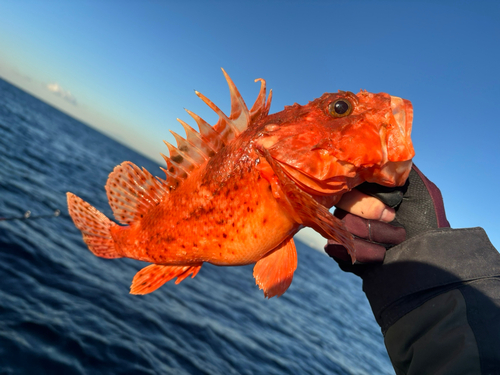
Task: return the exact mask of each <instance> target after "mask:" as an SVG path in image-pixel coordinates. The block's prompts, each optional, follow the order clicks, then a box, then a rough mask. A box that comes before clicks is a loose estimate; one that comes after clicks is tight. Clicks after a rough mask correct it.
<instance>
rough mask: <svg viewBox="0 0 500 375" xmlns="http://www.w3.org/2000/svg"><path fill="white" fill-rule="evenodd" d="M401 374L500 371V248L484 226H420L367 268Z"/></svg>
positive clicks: (366, 279) (373, 301)
mask: <svg viewBox="0 0 500 375" xmlns="http://www.w3.org/2000/svg"><path fill="white" fill-rule="evenodd" d="M363 290H364V292H365V293H366V295H367V297H368V300H369V302H370V305H371V307H372V310H373V313H374V315H375V319H376V320H377V322H378V323H379V325H380V326H381V327H382V333H383V334H384V337H385V345H386V347H387V351H388V353H389V357H390V358H391V361H392V363H393V366H394V368H395V370H396V373H397V374H398V375H399V374H407V375H410V374H419V375H420V374H453V375H458V374H500V254H499V253H498V252H497V250H496V249H495V248H494V247H493V246H492V245H491V243H490V241H489V240H488V237H487V236H486V233H485V232H484V230H483V229H481V228H470V229H450V228H443V229H437V230H433V231H429V232H425V233H422V234H420V235H417V236H415V237H412V238H410V239H409V240H407V241H405V242H403V243H401V244H400V245H398V246H395V247H393V248H391V249H390V250H389V251H387V253H386V257H385V260H384V262H383V263H382V264H381V265H377V266H371V267H370V268H369V270H368V271H367V272H366V273H365V274H364V275H363Z"/></svg>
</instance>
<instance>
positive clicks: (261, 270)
mask: <svg viewBox="0 0 500 375" xmlns="http://www.w3.org/2000/svg"><path fill="white" fill-rule="evenodd" d="M296 269H297V250H296V249H295V243H294V242H293V239H292V238H290V239H288V240H285V241H283V242H282V243H281V244H280V245H279V246H278V247H277V248H276V250H274V251H273V252H272V253H270V254H268V255H266V256H265V257H264V258H261V259H260V260H259V261H258V262H257V263H256V264H255V267H254V269H253V276H254V277H255V282H256V283H257V285H258V286H259V288H260V289H262V290H263V291H264V295H265V296H266V297H267V298H271V297H274V296H276V295H277V296H278V297H279V296H281V295H282V294H283V293H285V292H286V290H287V289H288V287H289V286H290V284H291V283H292V279H293V273H294V272H295V270H296Z"/></svg>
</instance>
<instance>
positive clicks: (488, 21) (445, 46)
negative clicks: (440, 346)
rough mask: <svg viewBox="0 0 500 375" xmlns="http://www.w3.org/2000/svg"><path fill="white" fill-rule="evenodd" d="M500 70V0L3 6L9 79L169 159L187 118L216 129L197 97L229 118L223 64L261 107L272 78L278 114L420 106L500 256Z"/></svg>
mask: <svg viewBox="0 0 500 375" xmlns="http://www.w3.org/2000/svg"><path fill="white" fill-rule="evenodd" d="M499 61H500V2H498V1H307V2H306V1H303V2H301V1H252V2H250V1H249V2H241V1H213V2H208V1H199V2H196V1H183V2H161V1H78V0H73V1H70V2H65V1H27V0H17V1H5V0H4V1H1V2H0V76H1V77H2V78H4V79H7V80H8V81H10V82H12V83H14V84H16V85H18V86H20V87H21V88H23V89H25V90H27V91H29V92H31V93H33V94H34V95H36V96H38V97H40V98H42V99H43V100H45V101H47V102H49V103H51V104H52V105H54V106H57V107H58V108H60V109H62V110H64V111H66V112H68V113H70V114H72V115H74V116H75V117H77V118H79V119H82V120H84V121H85V122H87V123H88V124H90V125H92V126H94V127H96V128H99V129H101V130H102V131H104V132H107V133H108V134H111V135H113V136H114V137H115V138H118V139H119V140H121V141H122V142H124V143H127V144H129V145H130V146H132V147H134V148H135V149H138V150H139V151H141V152H142V153H145V154H147V155H149V156H151V157H154V158H156V160H160V159H159V158H158V155H159V152H165V151H166V148H165V146H163V144H162V142H161V141H162V140H163V139H167V140H170V141H173V139H172V137H171V136H170V134H169V133H168V129H173V130H174V131H177V132H179V133H180V134H183V133H182V128H181V127H180V125H178V124H177V122H176V121H175V118H176V117H180V118H181V119H184V120H189V116H188V115H187V114H186V113H185V112H184V110H183V108H188V109H190V110H192V111H194V112H196V113H198V114H199V115H201V116H202V117H206V119H207V120H208V121H212V122H213V121H214V120H215V119H216V117H215V115H213V114H211V113H210V110H208V109H207V108H206V106H205V105H204V104H203V103H202V102H201V101H200V100H199V99H198V98H197V97H196V96H195V94H194V92H193V90H194V89H196V90H199V91H200V92H202V93H203V94H205V95H206V96H208V97H209V98H210V99H212V100H213V101H214V102H215V103H216V104H218V105H219V106H220V107H221V108H222V109H223V110H228V109H229V96H228V92H227V86H226V84H225V82H224V79H223V75H222V73H221V72H220V67H224V68H225V69H226V70H227V72H228V73H229V74H230V75H231V77H232V78H233V80H234V81H235V83H236V85H237V86H238V87H239V89H240V91H241V93H242V95H243V97H244V98H245V99H246V101H247V103H248V104H249V105H250V104H252V103H253V100H254V99H255V96H256V94H257V92H258V87H259V86H258V84H256V83H254V82H253V80H254V79H255V78H264V79H266V80H267V82H268V87H270V88H273V91H274V100H273V105H272V107H271V112H276V111H280V110H281V109H283V106H284V105H289V104H293V103H294V102H298V103H301V104H304V103H306V102H307V101H309V100H311V99H314V98H316V97H318V96H320V95H321V94H322V93H324V92H335V91H337V90H339V89H341V90H350V91H354V92H358V91H359V89H360V88H363V89H367V90H368V91H372V92H387V93H389V94H391V95H395V96H400V97H404V98H406V99H409V100H411V101H412V103H413V105H414V110H415V118H414V127H413V139H414V144H415V149H416V152H417V156H416V157H415V162H416V164H417V165H419V167H420V168H421V169H422V170H423V171H424V172H425V173H427V175H428V176H429V177H430V178H431V179H432V180H434V181H435V182H436V183H437V185H438V186H439V187H440V188H441V190H442V191H443V195H444V198H445V204H446V208H447V212H448V217H449V220H450V222H451V224H452V226H453V227H470V226H483V227H484V228H485V229H486V230H487V232H488V234H489V235H490V237H491V239H492V240H493V242H494V243H495V245H496V246H497V248H498V247H500V228H499V224H500V220H499V219H498V213H499V212H500V202H499V199H498V191H499V186H500V177H499V172H498V170H499V166H500V146H499V145H500V121H499V120H498V108H499V105H498V103H499V101H500V73H499V69H498V66H500V65H499ZM56 84H57V85H56ZM48 85H50V86H48ZM49 87H50V88H51V89H52V91H50V90H49Z"/></svg>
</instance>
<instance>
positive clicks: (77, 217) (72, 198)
mask: <svg viewBox="0 0 500 375" xmlns="http://www.w3.org/2000/svg"><path fill="white" fill-rule="evenodd" d="M66 195H67V197H68V211H69V215H70V216H71V218H72V219H73V222H74V223H75V226H76V227H77V228H78V229H79V230H80V231H81V232H82V236H83V241H85V243H86V244H87V246H88V247H89V249H90V251H92V253H94V255H97V256H98V257H101V258H121V257H122V256H121V255H120V254H119V253H118V251H117V250H116V247H115V242H114V240H113V238H112V237H111V231H110V228H111V227H113V226H115V225H117V224H115V223H113V222H112V221H111V220H109V219H108V218H107V217H106V216H104V214H102V213H101V212H99V211H97V209H96V208H95V207H92V206H91V205H90V204H88V203H87V202H85V201H84V200H83V199H81V198H79V197H77V196H76V195H74V194H72V193H67V194H66Z"/></svg>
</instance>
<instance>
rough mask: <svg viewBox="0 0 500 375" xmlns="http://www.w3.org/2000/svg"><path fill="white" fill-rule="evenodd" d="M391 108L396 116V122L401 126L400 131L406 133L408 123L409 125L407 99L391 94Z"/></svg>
mask: <svg viewBox="0 0 500 375" xmlns="http://www.w3.org/2000/svg"><path fill="white" fill-rule="evenodd" d="M389 96H390V97H391V110H392V115H393V116H394V119H395V120H396V124H397V125H398V127H399V131H400V132H401V133H402V134H405V133H406V132H407V130H408V129H407V127H408V126H407V125H408V121H407V120H408V119H407V113H406V103H405V100H404V99H402V98H400V97H398V96H391V95H389Z"/></svg>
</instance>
